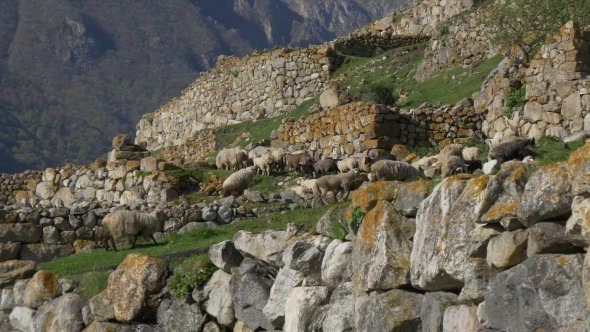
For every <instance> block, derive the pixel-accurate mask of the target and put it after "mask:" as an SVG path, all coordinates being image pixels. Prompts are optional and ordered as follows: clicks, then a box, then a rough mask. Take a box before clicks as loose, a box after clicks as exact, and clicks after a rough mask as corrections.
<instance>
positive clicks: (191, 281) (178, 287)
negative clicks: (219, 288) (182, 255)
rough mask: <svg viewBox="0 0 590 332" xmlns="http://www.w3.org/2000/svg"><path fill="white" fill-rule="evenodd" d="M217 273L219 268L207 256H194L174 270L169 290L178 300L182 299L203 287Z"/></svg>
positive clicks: (169, 280)
mask: <svg viewBox="0 0 590 332" xmlns="http://www.w3.org/2000/svg"><path fill="white" fill-rule="evenodd" d="M215 271H217V267H215V266H213V264H212V263H211V260H209V256H208V255H207V254H205V255H198V256H193V257H191V258H189V259H187V260H185V261H184V262H183V263H182V264H181V265H179V266H177V267H176V268H175V269H174V272H173V274H172V277H171V278H170V279H168V288H169V289H170V291H171V292H172V294H174V296H175V297H176V298H178V299H182V298H184V297H186V296H187V295H188V294H190V293H192V292H193V290H194V289H196V288H199V287H202V286H203V285H204V284H205V282H207V280H209V278H211V276H212V275H213V273H215Z"/></svg>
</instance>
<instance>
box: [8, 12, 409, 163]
mask: <svg viewBox="0 0 590 332" xmlns="http://www.w3.org/2000/svg"><path fill="white" fill-rule="evenodd" d="M405 2H406V0H400V1H396V0H389V1H386V0H371V1H366V0H365V1H361V0H344V1H338V0H281V1H277V0H142V1H139V0H128V1H120V0H116V1H115V0H44V1H25V0H2V10H1V11H0V172H4V173H15V172H21V171H23V170H25V169H43V168H45V167H54V166H59V165H63V164H65V163H67V162H74V163H76V164H82V163H84V164H88V163H90V162H92V161H93V160H94V159H95V158H97V157H105V156H106V153H107V151H108V150H109V149H110V142H111V140H112V138H113V137H114V136H115V135H117V134H118V133H133V132H135V124H136V122H137V121H138V120H139V118H140V117H141V115H142V114H144V113H147V112H151V111H153V110H155V109H157V108H158V107H159V106H161V105H162V104H164V103H166V102H167V101H168V100H170V99H172V98H173V97H174V96H176V95H178V94H180V91H181V90H182V89H184V88H185V87H186V86H187V85H188V84H190V83H191V82H192V81H193V80H195V79H196V78H197V77H198V75H199V72H202V71H206V70H208V69H211V68H212V67H214V66H215V60H216V59H217V57H218V56H219V55H221V54H226V55H227V54H232V55H238V56H242V55H245V54H248V53H251V52H252V51H253V50H254V49H256V48H270V47H274V46H277V45H281V46H287V45H290V46H302V47H306V46H308V45H309V44H320V43H323V42H325V41H328V40H331V39H334V38H335V37H336V36H338V35H341V34H344V33H346V32H349V31H351V30H353V29H354V28H356V27H359V26H361V25H364V24H366V23H368V22H369V21H371V20H374V19H376V18H379V17H382V16H384V15H385V14H386V13H388V12H391V11H393V10H395V9H397V8H399V7H400V6H402V5H403V4H404V3H405Z"/></svg>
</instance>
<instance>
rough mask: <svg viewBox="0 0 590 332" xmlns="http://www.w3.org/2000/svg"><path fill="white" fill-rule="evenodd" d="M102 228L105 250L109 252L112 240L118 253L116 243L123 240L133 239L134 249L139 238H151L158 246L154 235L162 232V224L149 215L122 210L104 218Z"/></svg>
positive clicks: (132, 246) (132, 245)
mask: <svg viewBox="0 0 590 332" xmlns="http://www.w3.org/2000/svg"><path fill="white" fill-rule="evenodd" d="M102 226H103V242H104V245H105V250H107V251H108V250H109V240H110V241H111V242H112V244H113V249H114V250H115V251H117V246H116V245H115V242H116V241H119V240H121V239H123V238H131V237H132V238H133V242H132V244H131V248H132V249H133V248H135V242H136V241H137V237H138V236H144V237H149V238H150V239H151V240H153V241H154V243H155V244H156V245H157V244H158V243H157V242H156V239H155V238H154V233H156V232H158V231H159V230H160V228H161V223H160V221H159V220H158V218H156V217H155V216H153V215H151V214H149V213H142V212H132V211H126V210H122V211H115V212H111V213H109V214H108V215H107V216H106V217H104V219H103V221H102Z"/></svg>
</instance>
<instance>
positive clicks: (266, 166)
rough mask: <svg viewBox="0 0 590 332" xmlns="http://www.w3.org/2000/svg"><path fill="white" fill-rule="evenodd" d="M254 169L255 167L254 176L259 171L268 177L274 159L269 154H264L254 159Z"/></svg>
mask: <svg viewBox="0 0 590 332" xmlns="http://www.w3.org/2000/svg"><path fill="white" fill-rule="evenodd" d="M253 162H254V167H256V174H258V171H259V170H260V171H261V172H262V175H264V174H266V175H268V176H270V170H271V169H272V168H273V165H274V163H275V159H274V157H273V156H272V155H271V154H265V155H263V156H262V157H257V158H254V160H253Z"/></svg>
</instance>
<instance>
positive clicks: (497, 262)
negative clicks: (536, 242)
mask: <svg viewBox="0 0 590 332" xmlns="http://www.w3.org/2000/svg"><path fill="white" fill-rule="evenodd" d="M527 239H528V231H527V230H522V229H519V230H517V231H514V232H504V233H502V234H500V235H498V236H497V237H495V238H493V239H491V240H490V243H489V244H488V255H487V261H488V264H489V265H490V266H491V267H493V268H496V269H499V270H506V269H507V268H509V267H512V266H514V265H516V264H519V263H521V262H522V261H524V260H525V259H526V258H527V256H526V248H527Z"/></svg>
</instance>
